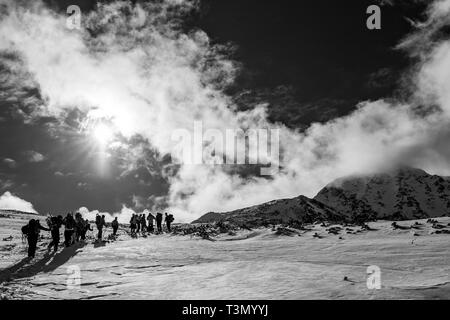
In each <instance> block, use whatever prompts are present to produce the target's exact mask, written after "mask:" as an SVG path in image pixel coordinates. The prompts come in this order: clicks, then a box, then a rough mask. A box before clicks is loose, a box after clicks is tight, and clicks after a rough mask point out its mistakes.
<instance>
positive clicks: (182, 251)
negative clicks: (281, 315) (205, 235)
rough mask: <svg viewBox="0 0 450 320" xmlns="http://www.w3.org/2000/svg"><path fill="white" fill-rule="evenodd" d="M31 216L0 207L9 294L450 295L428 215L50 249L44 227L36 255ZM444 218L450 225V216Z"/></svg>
mask: <svg viewBox="0 0 450 320" xmlns="http://www.w3.org/2000/svg"><path fill="white" fill-rule="evenodd" d="M28 218H29V217H28V216H26V215H20V214H17V215H9V216H6V215H5V216H0V293H1V295H2V298H4V299H449V298H450V246H449V240H450V234H444V233H441V234H437V233H436V229H434V228H433V227H432V224H430V223H427V222H426V220H425V219H423V220H415V221H402V222H398V224H399V225H401V226H410V225H412V224H413V223H415V222H416V221H418V222H419V223H420V224H421V225H420V226H419V227H418V229H411V230H402V229H397V230H394V229H393V228H392V227H391V222H388V221H378V222H372V223H369V226H370V227H371V228H373V229H376V230H374V231H358V230H361V228H360V227H349V228H350V229H352V230H353V231H354V232H353V233H348V232H347V231H346V230H345V228H346V227H343V230H342V231H341V232H340V234H339V235H334V234H330V233H328V232H327V231H326V229H328V228H329V226H327V227H324V226H321V225H318V224H316V225H312V226H310V228H311V230H310V231H305V230H303V231H294V232H293V236H285V235H283V236H282V235H277V233H276V232H275V231H274V230H273V229H271V228H260V229H254V230H252V231H248V230H243V231H239V232H238V233H237V234H236V235H232V236H231V235H227V234H224V235H220V236H217V237H215V238H214V240H215V241H208V240H204V239H201V238H197V237H191V236H181V235H171V234H164V235H151V236H149V237H147V238H138V239H132V238H130V237H129V236H128V234H127V233H126V232H125V231H124V230H121V231H120V236H119V238H118V240H117V241H113V242H107V243H102V244H101V245H99V244H94V243H93V242H92V241H88V242H87V243H86V244H76V245H74V246H72V247H70V248H63V247H60V248H59V250H58V252H57V253H56V254H48V253H46V252H47V251H46V246H47V244H48V243H49V241H50V238H49V233H48V232H45V231H42V235H43V236H44V239H42V240H41V241H40V242H39V243H38V253H37V255H36V257H35V258H34V259H33V260H31V261H27V260H26V259H24V258H25V257H26V251H25V248H26V245H25V244H23V243H22V240H21V232H20V228H21V227H22V226H23V225H24V224H26V222H27V221H28ZM437 220H438V221H439V224H441V225H445V226H446V228H445V230H450V227H449V226H448V224H449V223H450V218H448V217H442V218H437ZM43 222H44V218H43V219H41V223H43ZM43 224H44V223H43ZM94 228H95V227H94ZM110 232H111V231H110V229H108V230H107V231H106V234H109V233H110ZM316 232H317V234H318V235H319V236H322V238H317V237H314V236H313V235H314V234H315V233H316ZM414 234H415V235H414ZM10 236H12V239H11V238H8V237H10ZM339 237H341V238H342V239H340V238H339ZM4 239H6V240H4ZM8 239H11V240H8ZM371 265H376V266H378V267H379V268H380V270H381V289H379V290H377V289H368V288H367V284H366V282H367V278H368V274H367V267H368V266H371ZM71 266H77V267H78V268H79V270H80V272H81V278H80V280H81V283H80V285H79V286H67V283H68V279H69V273H68V272H69V271H70V270H71V269H70V267H71ZM344 277H347V278H348V280H344ZM69 283H72V284H73V282H69Z"/></svg>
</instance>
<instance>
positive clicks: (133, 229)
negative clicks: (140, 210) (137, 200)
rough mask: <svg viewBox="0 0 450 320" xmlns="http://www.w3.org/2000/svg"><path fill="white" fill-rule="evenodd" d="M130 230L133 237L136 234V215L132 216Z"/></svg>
mask: <svg viewBox="0 0 450 320" xmlns="http://www.w3.org/2000/svg"><path fill="white" fill-rule="evenodd" d="M130 230H131V235H132V236H133V235H134V234H135V232H136V215H135V214H134V213H133V214H132V215H131V219H130Z"/></svg>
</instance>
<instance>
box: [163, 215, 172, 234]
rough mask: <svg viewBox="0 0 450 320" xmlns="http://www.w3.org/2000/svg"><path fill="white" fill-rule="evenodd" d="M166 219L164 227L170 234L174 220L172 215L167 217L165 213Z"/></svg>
mask: <svg viewBox="0 0 450 320" xmlns="http://www.w3.org/2000/svg"><path fill="white" fill-rule="evenodd" d="M165 215H166V217H165V219H164V221H165V223H166V226H167V231H168V232H171V231H172V230H171V229H170V225H171V223H172V222H173V220H174V218H173V215H172V214H169V215H167V212H166V213H165Z"/></svg>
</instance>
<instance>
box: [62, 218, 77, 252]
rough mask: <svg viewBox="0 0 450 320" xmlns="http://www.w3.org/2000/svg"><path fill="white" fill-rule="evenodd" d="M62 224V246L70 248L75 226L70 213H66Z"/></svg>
mask: <svg viewBox="0 0 450 320" xmlns="http://www.w3.org/2000/svg"><path fill="white" fill-rule="evenodd" d="M63 224H64V244H65V245H66V247H70V246H71V245H72V244H73V242H74V239H73V235H74V232H75V224H76V222H75V219H74V218H73V215H72V213H68V214H67V215H66V218H65V219H64V221H63Z"/></svg>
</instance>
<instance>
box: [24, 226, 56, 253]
mask: <svg viewBox="0 0 450 320" xmlns="http://www.w3.org/2000/svg"><path fill="white" fill-rule="evenodd" d="M24 229H25V230H24ZM40 230H45V231H50V229H47V228H45V227H43V226H41V224H40V223H39V220H35V219H31V220H30V221H29V222H28V225H27V226H26V227H24V228H23V229H22V231H23V232H24V233H26V235H27V241H28V257H29V258H34V255H35V253H36V246H37V242H38V239H39V231H40Z"/></svg>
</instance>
